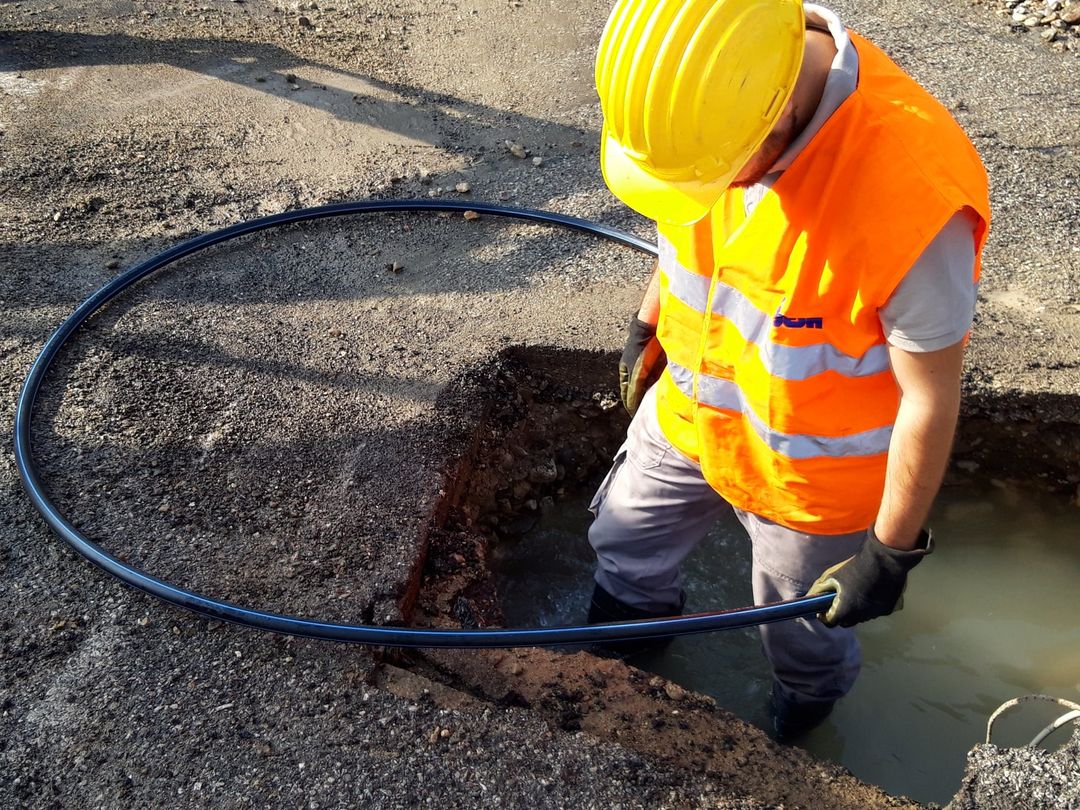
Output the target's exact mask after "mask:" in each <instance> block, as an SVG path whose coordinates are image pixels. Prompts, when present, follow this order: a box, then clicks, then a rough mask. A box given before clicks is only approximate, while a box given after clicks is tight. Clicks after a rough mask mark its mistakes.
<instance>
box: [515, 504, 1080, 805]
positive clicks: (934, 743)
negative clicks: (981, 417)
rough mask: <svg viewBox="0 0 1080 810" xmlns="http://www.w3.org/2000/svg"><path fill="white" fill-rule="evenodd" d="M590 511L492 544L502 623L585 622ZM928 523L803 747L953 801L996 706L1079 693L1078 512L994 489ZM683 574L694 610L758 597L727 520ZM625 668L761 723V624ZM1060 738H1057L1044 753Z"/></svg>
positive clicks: (1002, 738) (1028, 733)
mask: <svg viewBox="0 0 1080 810" xmlns="http://www.w3.org/2000/svg"><path fill="white" fill-rule="evenodd" d="M586 504H587V498H585V497H583V498H581V499H578V500H567V501H564V502H561V503H559V504H558V505H557V506H556V508H555V509H554V510H552V511H551V512H550V513H549V514H548V515H546V516H545V517H544V519H543V520H542V521H541V523H540V524H539V525H538V526H537V528H536V529H534V530H533V531H532V532H531V533H530V534H528V535H526V536H524V537H522V538H521V539H519V540H516V541H505V542H503V543H502V544H501V545H500V546H499V547H498V548H497V549H496V553H495V569H496V573H497V576H498V577H499V580H500V583H499V584H500V592H501V593H502V594H503V599H504V610H505V613H506V618H507V621H508V623H510V624H511V625H533V624H540V625H559V624H571V623H578V622H580V621H581V620H582V619H583V616H584V614H585V605H586V600H587V599H588V595H589V593H590V591H591V588H592V578H591V572H592V566H593V557H592V553H591V550H590V549H589V546H588V543H587V541H586V539H585V537H586V531H587V528H588V523H589V519H590V516H589V515H588V513H587V512H586V509H585V506H586ZM932 525H933V527H934V531H935V534H936V535H937V537H938V538H939V543H938V550H937V551H936V552H935V554H934V556H933V557H931V558H930V559H928V560H927V561H926V562H925V563H924V564H923V565H922V566H920V567H919V569H918V570H917V571H916V572H915V573H914V574H913V576H912V578H911V581H910V583H909V587H908V590H907V595H906V597H905V606H904V609H903V611H901V612H900V613H898V614H895V615H894V616H892V617H888V618H885V619H880V620H878V621H876V622H872V623H870V624H867V625H865V626H864V627H863V628H862V629H861V630H860V638H861V641H862V645H863V651H864V659H865V660H864V667H863V672H862V675H861V677H860V679H859V682H858V684H857V685H856V687H855V689H854V690H853V691H852V693H851V694H850V695H848V696H847V697H846V698H845V699H844V700H843V701H841V702H840V703H839V704H838V706H837V709H836V711H835V712H834V713H833V715H832V717H831V718H830V719H829V720H828V721H827V722H826V724H825V725H823V726H822V727H821V728H819V729H817V730H815V731H814V732H813V733H812V734H811V735H809V737H808V738H807V739H806V740H805V742H804V743H803V746H804V747H805V748H807V749H808V750H809V751H811V752H812V753H814V754H815V755H817V756H819V757H822V758H825V759H830V760H833V761H836V762H839V763H841V764H843V765H845V766H846V767H848V768H849V769H850V770H851V771H852V772H853V773H854V774H855V775H856V776H858V777H859V778H861V779H863V780H864V781H868V782H872V783H875V784H878V785H881V786H882V787H884V788H885V789H886V790H888V791H890V792H892V793H898V794H907V795H909V796H911V797H912V798H915V799H918V800H920V801H934V802H946V801H948V800H949V799H950V798H951V797H952V795H953V794H954V792H955V791H956V789H957V787H958V786H959V782H960V778H961V776H962V774H963V768H964V758H965V754H966V752H967V751H968V750H969V749H970V748H971V747H972V746H973V745H975V744H977V743H980V742H982V741H983V739H984V737H985V733H986V720H987V718H988V716H989V715H990V714H991V712H993V710H994V709H995V708H997V707H998V706H999V705H1000V704H1001V703H1003V702H1004V701H1006V700H1008V699H1010V698H1012V697H1016V696H1018V695H1022V694H1026V693H1031V692H1042V693H1049V694H1054V695H1058V696H1061V697H1068V698H1071V699H1073V700H1076V699H1077V698H1078V697H1080V623H1078V620H1077V608H1078V606H1080V509H1078V508H1077V507H1076V506H1072V505H1068V504H1065V503H1062V502H1061V501H1057V500H1051V499H1048V498H1044V497H1039V496H1033V495H1031V494H1029V493H1020V492H1018V491H1016V490H1012V489H1008V488H1002V487H998V486H990V485H985V486H968V487H964V488H962V489H961V488H947V489H946V490H944V491H943V492H942V495H941V496H940V498H939V500H938V505H937V507H936V509H935V513H934V515H933V520H932ZM686 573H687V609H688V610H689V611H691V612H698V611H706V610H712V609H719V608H725V607H735V606H742V605H748V604H750V603H751V601H752V599H751V593H750V586H749V577H750V560H749V544H748V542H747V541H746V540H745V536H744V534H743V532H742V529H741V527H740V526H739V525H738V523H737V522H736V521H735V519H734V517H730V518H729V519H725V520H723V521H721V522H720V523H719V524H718V525H717V527H716V529H715V530H714V531H713V532H712V534H711V535H710V536H709V537H708V538H707V539H706V541H705V542H704V543H703V544H702V545H701V547H700V548H699V549H698V550H697V551H696V552H695V554H693V555H692V556H691V558H690V559H689V560H688V561H687V565H686ZM633 663H635V664H637V665H638V666H641V667H642V668H644V669H649V670H652V671H654V672H656V673H658V674H661V675H663V676H665V677H667V678H669V679H671V680H673V681H676V682H678V683H680V684H682V685H684V686H686V687H688V688H691V689H694V690H697V691H699V692H703V693H706V694H709V695H712V696H713V697H715V698H716V700H717V702H718V703H719V704H720V705H722V706H724V707H725V708H727V709H728V710H730V711H732V712H733V713H735V714H737V715H739V716H740V717H742V718H744V719H746V720H749V721H750V722H753V723H755V724H757V725H759V726H762V727H765V726H766V724H767V722H768V719H767V714H766V711H765V701H766V696H767V693H768V689H769V673H768V669H767V666H766V665H765V662H764V660H763V659H762V657H761V654H760V652H759V647H758V642H757V633H756V631H734V632H725V633H714V634H709V635H704V636H694V637H688V638H680V639H676V640H675V642H674V643H673V644H672V645H671V647H670V648H668V650H667V651H666V652H664V653H663V654H660V655H658V656H652V657H649V658H643V659H639V660H636V661H634V662H633ZM1060 713H1061V712H1060V711H1058V712H1055V711H1054V710H1053V709H1048V710H1047V711H1040V709H1039V707H1035V708H1031V709H1027V710H1023V711H1018V712H1016V713H1015V714H1012V715H1009V716H1006V717H1005V718H1003V719H1002V720H1001V721H999V723H998V724H997V725H996V726H995V732H994V741H995V742H996V743H999V744H1005V745H1020V744H1023V743H1025V742H1027V741H1028V740H1030V739H1031V738H1032V737H1033V736H1034V735H1035V734H1036V733H1037V732H1038V731H1039V730H1040V729H1041V728H1042V727H1043V726H1044V725H1046V723H1048V722H1049V721H1050V720H1051V719H1053V718H1054V717H1056V716H1057V715H1058V714H1060ZM1067 736H1068V734H1067V733H1066V732H1064V731H1058V732H1057V733H1056V734H1055V735H1054V737H1052V738H1051V739H1050V740H1049V741H1048V744H1050V745H1051V746H1053V745H1055V744H1057V743H1060V742H1061V741H1063V740H1064V739H1065V738H1066V737H1067Z"/></svg>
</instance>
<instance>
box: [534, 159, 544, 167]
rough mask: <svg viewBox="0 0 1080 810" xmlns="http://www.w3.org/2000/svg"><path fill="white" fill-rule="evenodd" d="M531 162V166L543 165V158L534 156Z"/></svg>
mask: <svg viewBox="0 0 1080 810" xmlns="http://www.w3.org/2000/svg"><path fill="white" fill-rule="evenodd" d="M532 163H533V166H543V165H544V159H543V158H542V157H534V158H533V161H532Z"/></svg>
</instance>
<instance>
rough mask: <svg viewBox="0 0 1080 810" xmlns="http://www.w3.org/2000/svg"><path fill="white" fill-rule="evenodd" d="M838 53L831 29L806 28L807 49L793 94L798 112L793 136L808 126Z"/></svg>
mask: <svg viewBox="0 0 1080 810" xmlns="http://www.w3.org/2000/svg"><path fill="white" fill-rule="evenodd" d="M835 56H836V42H835V41H834V40H833V38H832V34H830V33H829V32H828V31H820V30H818V29H816V28H808V29H807V30H806V50H805V52H804V53H803V64H802V70H800V71H799V79H798V81H797V82H796V83H795V90H794V91H793V92H792V94H791V102H792V106H793V108H794V112H795V127H794V131H793V133H792V137H793V138H797V137H799V134H800V133H801V132H802V131H803V130H804V129H806V125H807V124H809V123H810V119H811V118H813V117H814V112H815V111H816V110H817V108H818V104H820V103H821V95H822V93H823V92H824V91H825V82H826V81H827V80H828V78H829V70H830V69H831V68H832V62H833V58H834V57H835Z"/></svg>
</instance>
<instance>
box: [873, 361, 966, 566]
mask: <svg viewBox="0 0 1080 810" xmlns="http://www.w3.org/2000/svg"><path fill="white" fill-rule="evenodd" d="M963 356H964V347H963V344H957V345H955V346H950V347H948V348H946V349H941V350H939V351H936V352H926V353H924V354H917V353H911V352H905V351H902V350H900V349H895V348H891V347H890V359H891V360H892V365H893V373H894V374H895V375H896V380H897V383H898V385H899V386H900V390H901V400H900V409H899V411H898V413H897V416H896V424H895V426H894V427H893V434H892V441H891V442H890V444H889V459H888V466H887V468H886V473H885V490H884V492H883V494H882V499H881V508H880V510H879V511H878V516H877V520H876V521H875V522H874V530H875V533H876V534H877V536H878V539H879V540H881V542H882V543H884V544H885V545H887V546H892V547H893V548H897V549H903V550H910V549H912V548H914V547H915V546H916V544H917V542H918V539H919V536H920V530H921V529H922V526H923V523H924V522H925V521H926V516H927V514H928V513H929V511H930V507H931V505H932V504H933V501H934V497H935V496H936V495H937V492H938V489H940V487H941V481H942V478H943V477H944V475H945V467H946V466H947V464H948V462H949V453H950V451H951V449H952V440H953V434H954V433H955V431H956V420H957V415H958V413H959V410H960V371H961V367H962V364H963Z"/></svg>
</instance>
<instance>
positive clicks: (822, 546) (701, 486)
mask: <svg viewBox="0 0 1080 810" xmlns="http://www.w3.org/2000/svg"><path fill="white" fill-rule="evenodd" d="M731 508H732V507H731V506H730V505H729V504H728V503H727V502H726V501H725V500H724V499H723V498H721V497H720V495H718V494H717V492H716V491H715V490H714V489H713V488H712V487H710V486H709V484H708V483H707V482H706V481H705V479H704V478H703V477H702V475H701V467H700V466H699V465H698V464H697V463H695V462H693V461H691V460H690V459H688V458H687V457H686V456H684V455H683V454H682V453H681V452H679V451H678V450H676V449H675V448H674V447H672V445H671V444H670V443H669V442H668V441H667V439H666V438H665V437H664V434H663V432H662V431H661V429H660V424H659V422H658V420H657V416H656V389H655V387H654V388H653V389H652V390H650V391H649V392H648V394H647V395H646V396H645V398H644V401H643V402H642V404H641V407H640V408H639V409H638V412H637V415H636V416H635V417H634V420H633V421H632V422H631V423H630V429H629V431H628V432H627V437H626V442H625V443H624V444H623V446H622V447H621V448H619V451H618V453H617V454H616V455H615V461H614V464H613V465H612V468H611V471H610V472H609V473H608V475H607V477H606V478H605V479H604V482H603V483H602V484H601V485H600V489H599V490H598V491H597V493H596V496H595V497H594V498H593V501H592V504H591V505H590V507H589V509H590V511H592V513H593V515H594V516H595V518H596V519H595V520H594V521H593V524H592V526H591V528H590V529H589V542H590V543H591V544H592V547H593V549H594V550H595V551H596V558H597V569H596V581H597V583H599V585H600V586H601V587H602V588H603V589H604V590H606V591H607V592H608V593H610V594H611V595H612V596H614V597H615V598H616V599H619V600H621V601H622V602H625V603H627V604H629V605H632V606H634V607H637V608H641V609H643V610H648V611H657V612H660V611H667V610H672V611H674V610H676V609H677V608H678V606H679V604H680V602H681V599H682V573H681V572H680V565H681V563H682V561H683V560H684V559H685V558H686V555H687V554H689V553H690V552H691V551H693V549H694V548H695V547H696V546H697V544H698V543H699V542H700V541H701V539H702V538H703V537H705V535H706V534H708V532H709V530H710V529H711V528H712V526H713V524H715V523H716V521H717V519H718V518H719V517H720V516H721V515H722V514H724V513H725V511H726V510H728V509H731ZM735 514H736V516H737V517H738V519H739V521H740V522H741V523H742V525H743V527H744V528H745V529H746V531H747V533H748V534H749V535H750V542H751V545H752V548H753V575H752V576H753V588H754V600H755V602H756V603H757V604H764V603H766V602H777V601H780V600H784V599H793V598H795V597H798V596H803V595H805V593H806V591H807V590H808V589H809V587H810V585H811V584H812V583H813V582H814V580H815V579H817V577H818V575H819V574H821V573H822V572H823V571H824V570H825V569H826V568H828V567H829V566H830V565H833V564H835V563H837V562H840V561H841V560H844V559H847V558H848V557H850V556H851V555H852V554H854V553H855V552H856V551H857V550H858V548H859V545H860V543H861V542H862V539H863V537H864V536H865V532H856V533H854V534H844V535H812V534H804V533H802V532H797V531H793V530H791V529H788V528H785V527H783V526H779V525H777V524H776V523H773V522H772V521H769V520H766V519H765V518H762V517H759V516H758V515H753V514H750V513H747V512H743V511H742V510H739V509H736V510H735ZM760 631H761V641H762V647H763V649H764V652H765V656H766V658H768V660H769V663H770V664H771V665H772V669H773V674H774V676H775V678H776V680H777V682H778V683H779V686H780V688H781V689H782V690H783V692H784V693H785V694H786V695H787V696H788V697H790V698H792V699H794V700H796V701H814V700H835V699H836V698H839V697H841V696H842V695H844V694H845V693H846V692H847V691H848V690H849V689H851V687H852V685H853V684H854V683H855V678H856V677H857V676H858V674H859V665H860V663H861V656H860V652H859V643H858V640H857V639H856V638H855V633H854V631H853V630H851V629H845V628H839V627H838V628H828V627H826V626H825V625H823V624H822V623H821V622H820V621H818V620H817V619H816V618H810V619H795V620H791V621H785V622H777V623H775V624H768V625H762V626H761V627H760Z"/></svg>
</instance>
